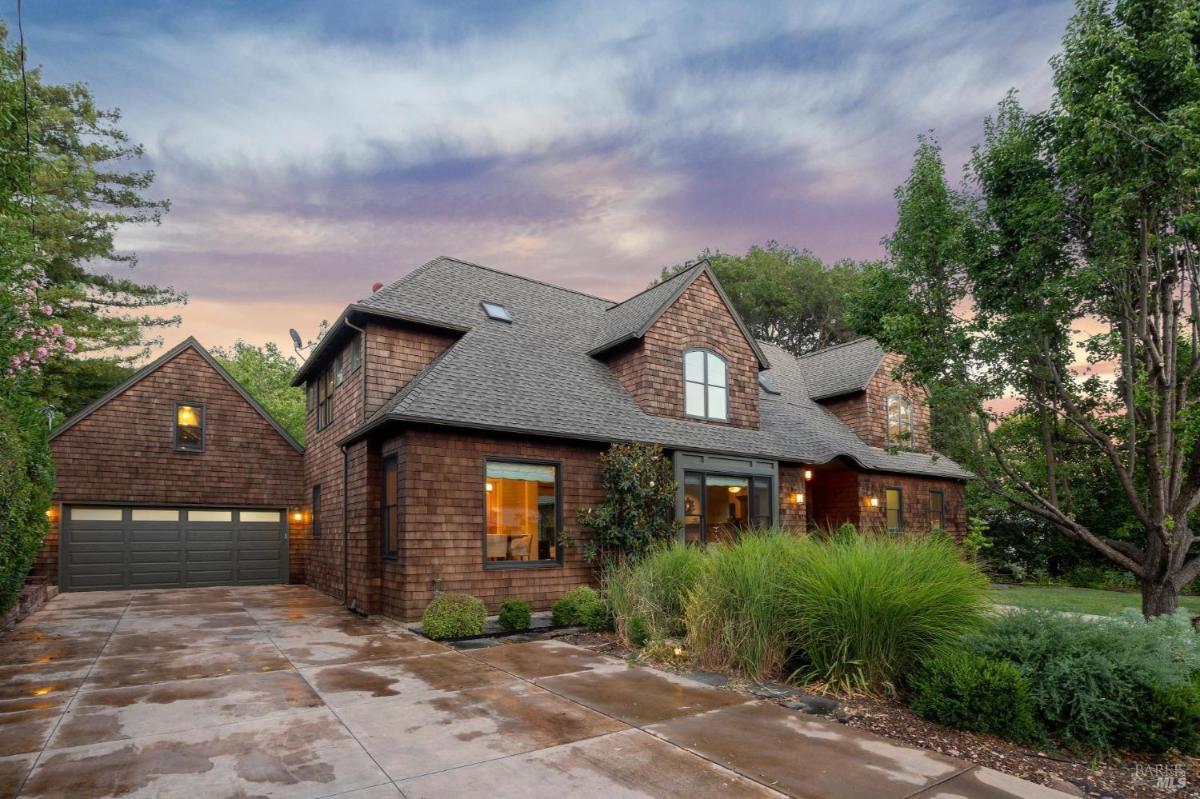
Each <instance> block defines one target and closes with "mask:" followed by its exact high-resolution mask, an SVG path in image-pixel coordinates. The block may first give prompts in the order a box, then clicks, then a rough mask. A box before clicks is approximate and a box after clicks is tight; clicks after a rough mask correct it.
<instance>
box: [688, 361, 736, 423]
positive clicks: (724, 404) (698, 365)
mask: <svg viewBox="0 0 1200 799" xmlns="http://www.w3.org/2000/svg"><path fill="white" fill-rule="evenodd" d="M727 371H728V370H727V369H726V368H725V359H724V358H722V357H721V356H720V355H717V354H716V353H715V352H712V351H711V350H687V351H686V352H684V353H683V400H684V412H685V413H687V415H688V416H695V417H697V418H700V419H716V420H718V421H722V422H724V421H727V420H728V419H729V403H728V398H729V378H728V375H727Z"/></svg>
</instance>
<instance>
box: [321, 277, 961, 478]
mask: <svg viewBox="0 0 1200 799" xmlns="http://www.w3.org/2000/svg"><path fill="white" fill-rule="evenodd" d="M693 271H694V273H695V274H696V275H698V274H699V273H700V270H699V269H697V270H693ZM682 279H684V278H681V280H682ZM692 279H695V277H694V276H693V278H692ZM660 285H661V284H660ZM656 288H657V287H656ZM673 290H674V287H672V288H669V289H666V290H664V291H673ZM644 293H645V292H644ZM639 296H640V295H639ZM483 300H486V301H488V302H498V303H500V304H502V305H504V306H505V307H507V308H508V310H509V312H510V313H511V314H512V322H511V323H509V322H499V321H495V320H491V319H488V318H487V316H486V315H485V314H484V312H483V309H482V308H481V307H480V302H481V301H483ZM367 303H370V307H372V308H374V309H379V310H383V311H386V312H389V313H394V314H397V315H400V316H405V315H416V316H420V317H422V318H424V319H426V320H429V321H431V322H434V323H437V324H439V325H456V326H458V327H465V328H467V332H465V333H464V334H463V335H462V337H461V338H460V339H459V340H458V341H457V342H456V343H454V344H453V345H451V346H450V347H449V348H448V349H446V350H445V351H444V352H443V353H442V354H441V355H440V356H439V357H438V358H436V359H434V361H433V362H432V363H430V364H429V365H428V366H427V367H426V368H425V369H424V370H422V371H421V372H420V373H419V374H418V375H417V376H416V377H414V378H413V379H412V380H411V381H409V383H408V384H407V385H406V386H404V388H402V389H401V390H400V391H398V392H397V393H396V394H395V396H393V397H392V399H391V400H389V401H388V402H387V403H385V404H384V405H383V407H381V408H380V409H379V411H377V412H376V413H375V415H374V416H372V418H371V419H370V420H368V421H367V422H366V423H365V424H364V425H363V426H362V427H360V428H359V429H358V430H356V431H354V432H353V433H351V434H350V435H349V436H347V437H346V438H344V439H342V441H341V442H339V443H347V442H349V441H352V440H354V439H357V438H361V437H362V436H363V435H366V434H367V433H368V432H369V431H370V430H372V429H374V428H376V427H378V426H380V425H383V424H387V423H389V422H408V423H420V424H428V425H441V426H447V427H456V428H469V429H479V430H494V431H505V432H514V433H522V434H527V435H539V436H550V437H558V438H564V439H573V440H585V441H597V442H610V441H632V440H638V441H650V442H655V443H658V444H662V445H663V446H665V447H668V448H671V449H686V450H693V451H697V450H698V451H708V452H719V453H728V454H738V455H753V456H758V457H766V458H771V459H777V460H784V461H797V462H805V463H825V462H827V461H829V460H832V459H834V458H839V457H841V458H847V459H850V460H852V461H854V462H856V463H858V464H859V465H860V466H861V467H863V468H866V469H872V470H876V471H894V472H904V473H914V474H923V475H928V476H940V477H947V478H951V479H958V480H962V479H967V478H968V477H970V474H969V473H968V472H966V471H964V470H963V469H961V468H960V467H958V465H957V464H955V463H954V462H953V461H950V460H949V459H947V458H942V457H940V456H931V455H925V454H921V453H900V454H897V455H892V454H890V453H888V452H886V451H884V450H882V449H878V448H875V447H870V446H868V445H867V444H865V443H864V442H863V441H862V440H861V439H859V438H858V437H857V436H856V435H855V434H854V433H853V432H852V431H851V430H850V429H849V428H848V427H846V426H845V425H844V424H843V423H842V422H841V421H840V420H838V419H837V417H835V416H834V415H833V414H832V413H830V412H829V411H828V410H826V409H825V408H823V407H821V406H820V405H818V404H817V403H816V402H813V401H812V399H811V398H810V397H809V395H808V387H807V385H806V384H805V382H804V372H805V369H804V368H802V367H801V366H800V363H799V361H798V360H797V359H796V358H795V357H793V356H792V355H790V354H788V353H787V352H786V351H784V350H782V349H779V348H778V347H772V346H769V345H765V344H758V343H757V342H756V345H757V346H759V347H760V349H762V350H763V351H764V359H763V360H766V357H765V356H766V355H769V356H770V359H771V361H770V362H771V363H772V364H774V366H772V368H771V369H769V370H767V371H764V372H762V373H761V374H763V375H764V376H766V377H767V380H768V383H769V384H770V385H772V386H773V387H774V388H775V389H777V390H778V392H779V393H778V394H770V393H767V392H765V391H764V392H761V393H760V395H759V413H760V417H761V429H757V430H753V429H745V428H737V427H732V426H728V425H715V424H708V423H705V422H699V421H691V420H685V419H671V418H665V417H661V416H653V415H650V414H647V413H646V412H645V411H643V410H642V409H641V407H640V406H639V405H638V404H637V401H636V400H635V399H634V398H633V397H632V396H631V395H630V394H629V392H628V391H627V390H626V389H625V387H624V385H623V384H622V383H621V382H620V380H619V379H618V378H617V377H616V375H615V374H614V373H613V372H612V370H611V369H610V368H609V367H608V366H607V365H606V364H605V363H603V362H602V361H600V360H598V359H596V358H595V357H592V356H591V355H590V353H591V352H592V351H593V350H594V348H595V342H596V340H597V338H598V333H599V331H602V330H604V329H606V327H607V325H608V324H609V318H608V317H607V313H608V311H609V310H610V309H612V308H614V307H617V306H616V305H615V304H614V303H612V302H610V301H608V300H603V299H600V298H598V297H593V296H590V295H587V294H581V293H579V292H575V291H570V290H568V289H562V288H558V287H556V286H552V285H549V284H546V283H542V282H540V281H536V280H529V279H528V278H523V277H520V276H517V275H509V274H506V273H504V272H497V271H496V270H493V269H489V268H486V267H479V266H476V265H473V264H469V263H467V262H464V261H457V260H454V259H450V258H438V259H435V260H433V261H430V262H429V263H427V264H425V265H424V266H422V267H420V268H419V269H417V270H415V271H413V272H411V273H410V274H409V275H407V276H405V277H404V278H403V279H401V280H399V281H397V282H395V283H393V284H391V285H390V286H387V287H386V288H383V289H380V290H379V291H377V292H376V293H375V294H373V295H372V296H371V297H370V298H369V299H368V300H364V301H363V302H362V303H359V305H366V304H367ZM648 304H649V303H648ZM643 324H644V321H643Z"/></svg>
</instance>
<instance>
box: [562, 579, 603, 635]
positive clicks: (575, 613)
mask: <svg viewBox="0 0 1200 799" xmlns="http://www.w3.org/2000/svg"><path fill="white" fill-rule="evenodd" d="M597 602H600V595H599V594H597V593H596V590H595V589H594V588H590V587H588V586H586V585H581V586H578V587H576V588H572V589H571V590H570V591H568V592H567V593H565V594H563V596H562V599H560V600H558V601H557V602H555V603H554V607H553V608H551V609H550V619H551V621H553V622H554V624H555V626H558V627H564V626H567V625H569V624H583V623H584V621H583V612H584V611H585V610H586V609H587V608H589V607H591V606H592V605H594V604H595V603H597Z"/></svg>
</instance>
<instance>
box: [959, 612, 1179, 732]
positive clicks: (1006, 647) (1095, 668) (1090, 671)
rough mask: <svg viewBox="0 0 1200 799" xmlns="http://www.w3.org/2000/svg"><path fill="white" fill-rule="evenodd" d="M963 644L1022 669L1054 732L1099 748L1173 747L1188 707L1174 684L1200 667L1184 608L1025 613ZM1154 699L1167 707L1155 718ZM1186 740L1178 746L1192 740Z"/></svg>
mask: <svg viewBox="0 0 1200 799" xmlns="http://www.w3.org/2000/svg"><path fill="white" fill-rule="evenodd" d="M964 645H965V646H966V647H967V648H968V649H969V650H971V651H973V652H975V653H976V654H979V655H983V656H985V657H989V658H992V659H996V660H1006V661H1008V662H1010V663H1012V664H1013V665H1015V666H1016V667H1017V668H1018V669H1020V671H1021V673H1022V674H1023V675H1024V677H1025V681H1026V683H1027V684H1028V685H1029V691H1030V695H1031V696H1032V698H1033V703H1034V712H1035V714H1036V716H1037V719H1038V722H1039V723H1040V724H1041V726H1042V727H1043V728H1044V729H1045V730H1046V732H1047V733H1048V734H1049V735H1051V736H1053V737H1055V738H1058V739H1059V740H1060V741H1062V742H1063V743H1065V744H1067V745H1068V746H1079V745H1083V746H1088V747H1094V748H1097V749H1108V748H1112V747H1120V746H1124V747H1129V748H1133V749H1147V750H1149V751H1162V750H1163V749H1164V746H1165V747H1166V748H1170V746H1169V745H1166V744H1165V743H1164V741H1165V739H1166V738H1169V737H1172V736H1173V733H1172V732H1171V730H1172V729H1173V728H1174V725H1175V722H1173V721H1171V719H1178V718H1186V717H1187V716H1188V715H1189V713H1190V712H1191V711H1190V710H1189V709H1188V707H1189V706H1188V700H1187V699H1186V697H1185V695H1184V694H1183V693H1182V692H1176V690H1175V689H1178V688H1181V687H1182V686H1186V685H1187V684H1188V682H1189V680H1190V679H1191V675H1192V673H1193V672H1194V671H1196V670H1198V669H1200V648H1198V647H1197V645H1196V635H1195V631H1194V630H1193V629H1192V626H1191V624H1190V623H1189V621H1188V618H1187V614H1186V613H1180V614H1177V615H1176V616H1165V617H1159V618H1156V619H1153V620H1151V621H1144V620H1143V619H1142V618H1141V616H1140V614H1138V613H1137V611H1132V612H1131V613H1130V614H1128V615H1126V616H1124V617H1119V618H1113V619H1095V620H1087V619H1082V618H1080V617H1077V616H1071V615H1066V614H1059V613H1052V612H1048V611H1023V612H1020V613H1013V614H1010V615H1007V616H1002V617H1000V618H998V619H996V620H995V621H994V622H993V623H991V624H990V625H988V627H987V628H986V629H985V630H983V631H982V632H980V633H978V634H975V635H971V636H968V637H967V638H966V640H965V642H964ZM1156 702H1158V703H1160V705H1161V706H1162V707H1169V708H1170V710H1168V711H1166V712H1164V713H1161V714H1160V718H1159V719H1158V720H1155V719H1151V718H1150V715H1151V713H1152V711H1151V710H1150V709H1149V708H1148V707H1147V706H1148V705H1153V704H1155V703H1156ZM1135 717H1140V718H1141V719H1142V721H1140V722H1139V720H1138V718H1135ZM1184 738H1186V736H1184ZM1184 738H1180V743H1177V744H1174V745H1175V746H1176V748H1183V747H1184V746H1187V745H1188V743H1187V741H1186V740H1184ZM1181 744H1182V745H1181Z"/></svg>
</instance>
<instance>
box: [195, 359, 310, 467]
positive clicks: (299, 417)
mask: <svg viewBox="0 0 1200 799" xmlns="http://www.w3.org/2000/svg"><path fill="white" fill-rule="evenodd" d="M213 357H214V358H216V359H217V361H218V362H219V363H220V364H221V365H222V366H224V367H225V370H226V371H228V372H229V374H230V375H232V376H233V378H234V379H235V380H237V381H238V382H239V383H241V384H242V388H244V389H246V391H247V392H249V394H250V396H252V397H254V399H256V400H257V401H258V404H259V405H262V406H263V408H264V409H266V411H267V413H269V414H271V415H272V416H274V417H275V420H276V421H277V422H279V423H280V424H281V425H283V427H284V429H285V430H287V431H288V432H289V433H291V434H292V437H293V438H295V439H296V440H297V441H299V442H300V443H301V444H303V443H304V418H305V414H306V409H305V405H304V401H305V400H304V389H303V388H294V387H293V386H292V384H291V383H292V377H293V376H294V375H295V374H296V370H297V369H299V368H300V362H299V361H298V360H297V359H296V358H294V357H292V356H290V355H284V354H283V353H282V352H280V351H279V347H278V346H276V345H275V344H274V343H273V342H268V343H267V344H266V346H264V347H256V346H254V345H253V344H248V343H247V342H245V341H241V340H240V339H239V340H238V341H236V342H234V345H233V346H232V347H230V348H228V349H225V348H223V347H217V348H215V349H214V350H213Z"/></svg>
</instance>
